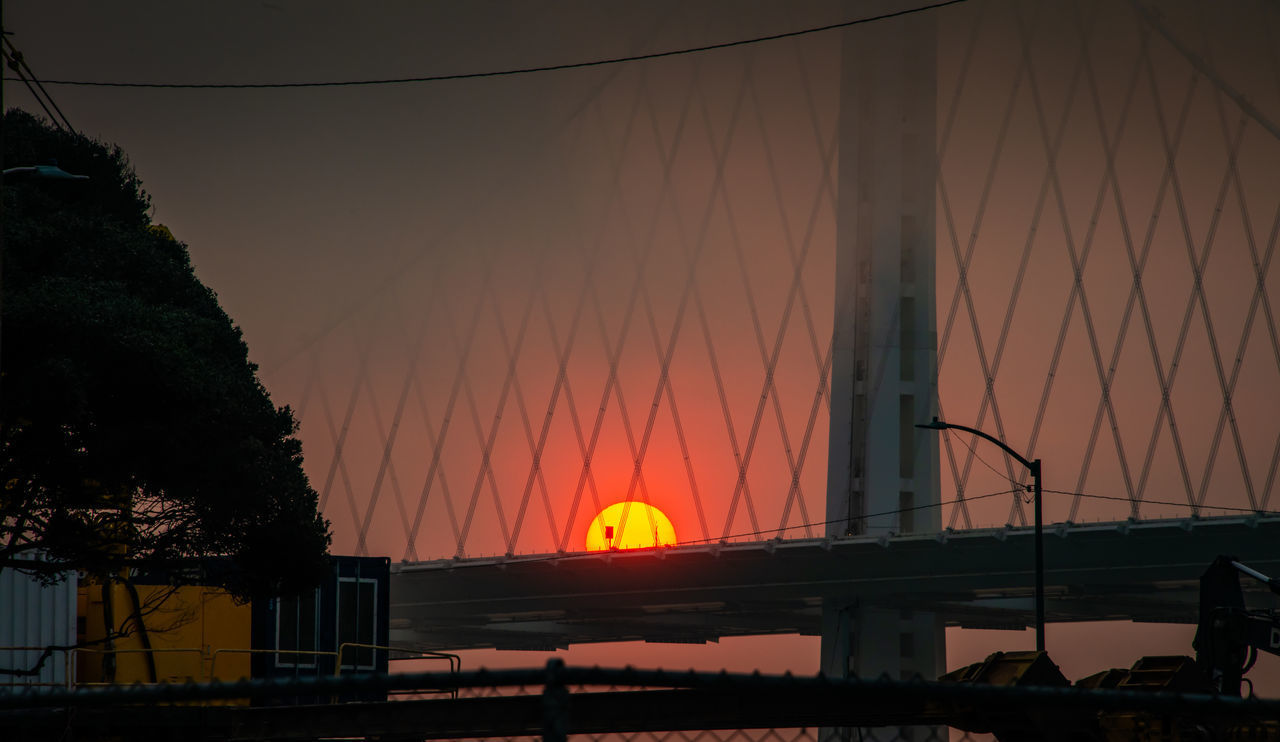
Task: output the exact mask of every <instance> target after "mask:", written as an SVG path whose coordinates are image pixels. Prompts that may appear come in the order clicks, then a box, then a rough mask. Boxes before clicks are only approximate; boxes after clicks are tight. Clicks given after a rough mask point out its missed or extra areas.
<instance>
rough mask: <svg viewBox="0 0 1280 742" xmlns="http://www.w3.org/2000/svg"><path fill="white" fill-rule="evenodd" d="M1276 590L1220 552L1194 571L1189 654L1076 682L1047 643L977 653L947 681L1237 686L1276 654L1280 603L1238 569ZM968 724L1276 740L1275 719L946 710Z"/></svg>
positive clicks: (1013, 736)
mask: <svg viewBox="0 0 1280 742" xmlns="http://www.w3.org/2000/svg"><path fill="white" fill-rule="evenodd" d="M1242 574H1243V575H1246V576H1248V577H1250V578H1252V579H1254V580H1257V581H1258V582H1261V583H1262V584H1264V585H1266V586H1267V587H1268V588H1270V590H1271V592H1273V593H1276V594H1278V595H1280V584H1278V582H1277V580H1276V579H1275V578H1272V577H1268V576H1266V575H1264V574H1262V573H1260V572H1258V571H1257V570H1254V569H1252V568H1250V567H1248V566H1247V565H1245V564H1242V563H1240V561H1238V560H1237V559H1236V558H1235V557H1233V556H1220V557H1218V558H1217V559H1216V560H1214V562H1213V564H1212V565H1210V566H1209V569H1208V570H1206V571H1205V573H1204V574H1203V575H1202V576H1201V577H1200V618H1199V624H1198V626H1197V628H1196V634H1195V639H1194V640H1193V642H1192V646H1193V648H1194V649H1195V652H1196V656H1195V658H1191V657H1186V656H1163V657H1142V658H1141V659H1139V660H1138V661H1137V662H1136V663H1134V665H1133V667H1131V668H1129V669H1127V670H1124V669H1119V668H1113V669H1110V670H1103V671H1102V672H1099V673H1095V674H1093V675H1090V676H1088V677H1086V678H1082V679H1080V680H1078V681H1076V682H1075V683H1071V682H1070V681H1068V680H1067V678H1066V677H1064V676H1063V674H1062V672H1061V671H1060V670H1059V669H1058V666H1057V665H1055V664H1054V663H1053V662H1052V661H1051V660H1050V659H1049V656H1048V654H1046V653H1045V652H996V653H995V654H992V655H991V656H989V657H987V658H986V659H985V660H983V661H982V662H977V663H974V664H972V665H969V666H967V667H962V668H960V669H958V670H954V671H952V672H950V673H947V674H946V675H944V676H943V677H942V678H941V680H942V681H944V682H958V683H968V684H985V685H1001V686H1018V687H1050V688H1055V687H1057V688H1067V687H1071V686H1074V687H1075V688H1080V689H1084V690H1090V689H1098V690H1116V691H1146V692H1157V693H1174V694H1208V695H1219V696H1236V697H1239V696H1240V691H1241V686H1242V685H1244V684H1249V694H1250V695H1252V692H1253V687H1252V684H1251V683H1249V681H1248V680H1247V679H1245V678H1244V675H1245V673H1247V672H1248V671H1249V670H1250V669H1251V668H1252V667H1253V664H1254V662H1255V661H1257V658H1258V652H1267V653H1270V654H1274V655H1280V611H1277V610H1276V609H1262V610H1258V609H1249V608H1247V607H1246V605H1245V600H1244V591H1243V590H1242V589H1241V585H1240V575H1242ZM948 723H949V724H951V725H952V726H955V727H958V728H960V729H964V730H965V731H969V732H981V733H991V734H994V735H995V736H996V738H997V739H999V740H1001V742H1021V741H1022V740H1033V739H1063V740H1150V741H1152V742H1154V741H1155V740H1161V741H1162V742H1163V741H1173V740H1208V739H1231V740H1280V720H1278V719H1266V718H1256V717H1250V718H1234V719H1217V720H1208V721H1206V720H1203V719H1194V718H1192V717H1191V716H1189V715H1187V716H1174V715H1162V714H1155V713H1150V712H1144V711H1116V710H1094V711H1090V712H1088V713H1079V712H1068V711H1064V710H1061V709H1051V708H1048V707H1046V708H1030V707H1020V708H1010V709H1009V710H1008V712H1007V713H998V714H992V713H990V712H989V710H984V711H983V713H981V714H978V713H976V712H975V713H966V712H964V711H961V712H960V713H959V714H955V715H953V716H952V718H950V719H949V720H948Z"/></svg>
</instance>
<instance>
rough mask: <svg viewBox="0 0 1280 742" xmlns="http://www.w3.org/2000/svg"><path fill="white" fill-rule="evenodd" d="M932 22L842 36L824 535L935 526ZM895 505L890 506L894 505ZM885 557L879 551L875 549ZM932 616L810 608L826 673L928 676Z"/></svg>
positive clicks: (854, 604) (885, 25)
mask: <svg viewBox="0 0 1280 742" xmlns="http://www.w3.org/2000/svg"><path fill="white" fill-rule="evenodd" d="M936 55H937V29H936V22H935V20H934V18H933V14H931V13H916V14H912V15H909V16H905V17H902V18H897V19H893V20H889V21H885V22H881V23H876V24H868V25H863V26H857V27H855V28H853V29H849V30H847V31H845V37H844V41H843V50H842V59H841V83H840V119H839V136H840V142H839V148H840V149H839V156H840V161H839V182H838V190H839V195H838V200H837V216H836V240H837V248H836V250H837V256H836V302H835V304H836V309H835V311H836V317H835V329H834V332H835V337H834V343H835V345H834V351H833V366H832V376H831V378H832V388H831V432H830V444H829V445H830V453H829V458H828V462H829V463H828V473H827V507H826V514H827V515H826V519H827V520H828V521H829V522H830V523H829V524H828V526H827V534H828V535H829V536H843V535H853V534H864V535H881V534H889V533H910V532H918V531H936V530H938V529H939V527H940V522H941V517H940V513H939V509H938V508H926V509H920V510H906V508H912V507H918V506H920V505H925V504H930V503H937V502H939V499H940V496H939V486H938V442H937V436H936V435H926V434H924V433H925V432H926V431H920V430H917V429H916V428H915V427H914V425H915V424H916V423H918V422H924V421H928V420H929V419H931V417H932V416H933V415H935V414H937V413H936V411H937V328H936V312H935V289H934V262H935V257H934V243H935V236H934V194H935V183H936V174H937V166H938V163H937V144H936V133H935V132H936V107H937V67H936ZM894 511H902V512H896V513H895V512H894ZM885 558H886V559H889V558H892V556H891V555H889V554H888V553H886V555H885ZM944 662H945V646H944V635H943V627H942V624H941V623H940V621H939V620H938V619H937V618H936V617H935V616H934V615H932V614H924V613H919V612H916V613H914V614H912V613H904V612H903V611H897V610H894V611H889V610H885V609H877V608H873V607H867V606H863V605H860V604H859V602H858V598H857V596H856V595H850V596H845V597H843V598H840V599H834V600H831V601H829V602H828V604H827V605H824V607H823V633H822V669H823V671H824V672H826V673H827V674H828V675H833V676H841V677H842V676H846V675H848V674H849V673H850V672H853V673H857V674H858V675H859V676H862V677H867V676H878V675H879V674H881V673H884V672H887V673H889V675H890V676H892V677H895V678H897V677H910V676H913V675H915V674H917V673H918V674H920V675H922V676H924V677H926V678H934V677H937V675H938V674H940V672H941V671H942V669H943V667H944Z"/></svg>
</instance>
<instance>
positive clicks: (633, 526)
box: [587, 501, 676, 551]
mask: <svg viewBox="0 0 1280 742" xmlns="http://www.w3.org/2000/svg"><path fill="white" fill-rule="evenodd" d="M628 505H630V507H628ZM624 510H625V511H626V517H627V521H626V523H622V515H623V511H624ZM620 524H621V527H619V525H620ZM675 543H676V529H675V527H674V526H672V525H671V519H670V518H668V517H667V516H666V515H665V514H664V513H663V512H662V511H661V510H659V509H657V508H655V507H654V506H652V505H646V504H644V503H642V502H634V501H633V502H631V503H625V502H618V503H614V504H613V505H610V506H609V507H607V508H605V509H604V510H601V511H600V514H599V515H597V516H596V517H595V520H593V521H591V525H590V526H588V527H587V551H605V550H606V549H645V548H652V547H654V546H673V545H675Z"/></svg>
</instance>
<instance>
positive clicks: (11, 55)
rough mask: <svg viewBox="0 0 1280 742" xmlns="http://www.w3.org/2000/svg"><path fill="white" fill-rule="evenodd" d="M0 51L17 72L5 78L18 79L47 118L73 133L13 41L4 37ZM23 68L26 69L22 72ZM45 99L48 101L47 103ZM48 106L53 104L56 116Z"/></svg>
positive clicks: (67, 121)
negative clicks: (15, 74) (14, 75)
mask: <svg viewBox="0 0 1280 742" xmlns="http://www.w3.org/2000/svg"><path fill="white" fill-rule="evenodd" d="M0 52H3V55H4V62H5V65H6V66H7V67H8V68H9V69H11V70H13V71H14V72H16V73H17V74H18V76H17V77H16V78H15V77H6V78H5V79H6V80H11V81H12V80H20V81H21V82H22V84H23V85H26V86H27V90H28V91H30V93H31V97H33V98H35V99H36V102H37V103H39V104H40V107H41V108H43V109H44V112H45V114H47V115H48V116H49V119H50V120H52V121H53V123H54V125H56V126H58V127H59V128H63V127H65V128H66V129H67V131H69V132H71V133H72V134H75V133H76V130H75V127H74V126H72V125H71V122H70V121H69V120H67V115H66V114H65V113H63V112H62V109H61V108H59V107H58V104H57V102H55V101H54V100H53V96H52V95H49V91H48V90H45V89H44V85H42V84H41V83H40V79H39V78H38V77H36V73H34V72H32V71H31V65H29V64H27V59H26V57H24V56H23V54H22V52H20V51H18V48H17V47H15V46H14V45H13V42H12V41H10V40H9V37H8V36H5V37H4V48H3V49H0ZM23 70H26V71H25V72H23ZM32 83H35V85H34V87H33V86H32ZM37 90H38V92H37ZM46 101H48V104H47V105H46ZM49 106H53V111H57V112H58V115H57V116H55V115H53V111H50V110H49Z"/></svg>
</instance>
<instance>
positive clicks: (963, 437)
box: [944, 430, 1024, 487]
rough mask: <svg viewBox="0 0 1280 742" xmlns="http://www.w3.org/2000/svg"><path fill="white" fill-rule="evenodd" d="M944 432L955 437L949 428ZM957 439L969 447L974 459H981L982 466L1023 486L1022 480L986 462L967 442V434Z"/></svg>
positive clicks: (950, 436)
mask: <svg viewBox="0 0 1280 742" xmlns="http://www.w3.org/2000/svg"><path fill="white" fill-rule="evenodd" d="M944 434H945V435H946V436H948V437H949V438H955V437H956V436H953V435H951V431H950V430H946V431H944ZM957 440H959V441H960V444H961V445H962V446H964V447H965V448H967V449H969V453H971V454H973V457H974V458H975V459H977V460H978V461H981V462H982V465H983V466H985V467H987V468H988V469H990V470H991V471H993V472H995V474H996V476H998V477H1000V478H1001V479H1005V480H1008V481H1009V483H1010V484H1016V485H1017V486H1019V487H1023V486H1024V485H1023V483H1022V482H1019V481H1018V480H1016V479H1010V478H1009V475H1008V474H1005V473H1004V472H1002V471H1000V470H999V469H997V468H995V467H994V466H992V465H991V464H989V463H988V462H987V460H986V459H984V458H982V456H981V455H979V454H978V450H977V449H975V448H974V447H973V444H972V443H970V442H969V436H967V435H965V436H960V437H959V438H958V439H957Z"/></svg>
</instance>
